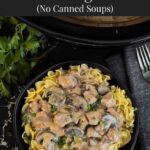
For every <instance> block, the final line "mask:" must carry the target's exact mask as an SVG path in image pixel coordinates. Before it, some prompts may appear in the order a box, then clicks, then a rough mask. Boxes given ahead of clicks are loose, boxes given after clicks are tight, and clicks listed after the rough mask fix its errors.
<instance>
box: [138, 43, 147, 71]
mask: <svg viewBox="0 0 150 150" xmlns="http://www.w3.org/2000/svg"><path fill="white" fill-rule="evenodd" d="M139 50H140V51H139V53H140V55H141V57H142V60H141V61H142V62H143V65H144V68H145V71H147V70H148V66H147V64H146V61H145V57H144V52H143V50H142V48H141V47H140V46H139Z"/></svg>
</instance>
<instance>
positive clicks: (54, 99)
mask: <svg viewBox="0 0 150 150" xmlns="http://www.w3.org/2000/svg"><path fill="white" fill-rule="evenodd" d="M49 90H50V91H51V92H52V94H51V95H50V96H49V99H48V102H49V103H50V104H51V105H55V106H60V105H61V104H64V103H65V100H66V97H65V93H64V91H63V90H62V89H61V88H58V87H51V88H50V89H49Z"/></svg>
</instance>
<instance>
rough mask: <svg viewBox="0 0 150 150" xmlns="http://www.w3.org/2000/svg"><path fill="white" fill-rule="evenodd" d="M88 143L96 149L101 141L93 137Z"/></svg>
mask: <svg viewBox="0 0 150 150" xmlns="http://www.w3.org/2000/svg"><path fill="white" fill-rule="evenodd" d="M88 142H89V145H90V146H92V147H94V146H96V145H97V144H98V142H99V139H97V138H93V137H92V138H89V139H88Z"/></svg>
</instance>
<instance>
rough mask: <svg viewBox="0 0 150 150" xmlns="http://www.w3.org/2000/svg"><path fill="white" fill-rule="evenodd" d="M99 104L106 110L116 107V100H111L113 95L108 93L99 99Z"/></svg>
mask: <svg viewBox="0 0 150 150" xmlns="http://www.w3.org/2000/svg"><path fill="white" fill-rule="evenodd" d="M101 104H102V105H103V106H105V107H107V108H110V107H114V106H115V105H116V100H115V99H114V98H113V93H112V92H109V93H107V94H106V95H104V96H103V98H102V99H101Z"/></svg>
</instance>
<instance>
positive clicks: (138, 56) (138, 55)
mask: <svg viewBox="0 0 150 150" xmlns="http://www.w3.org/2000/svg"><path fill="white" fill-rule="evenodd" d="M136 53H137V58H138V62H139V65H140V68H141V70H142V72H145V69H144V66H143V63H142V61H141V56H140V54H139V50H138V48H136Z"/></svg>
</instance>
